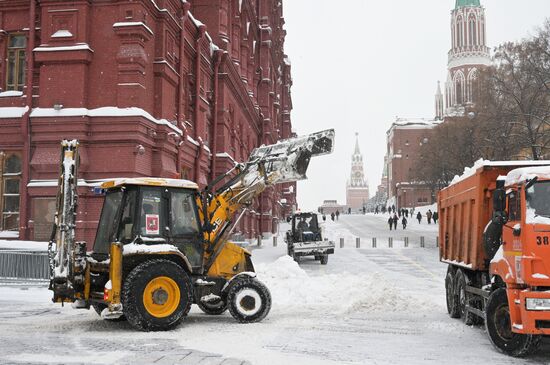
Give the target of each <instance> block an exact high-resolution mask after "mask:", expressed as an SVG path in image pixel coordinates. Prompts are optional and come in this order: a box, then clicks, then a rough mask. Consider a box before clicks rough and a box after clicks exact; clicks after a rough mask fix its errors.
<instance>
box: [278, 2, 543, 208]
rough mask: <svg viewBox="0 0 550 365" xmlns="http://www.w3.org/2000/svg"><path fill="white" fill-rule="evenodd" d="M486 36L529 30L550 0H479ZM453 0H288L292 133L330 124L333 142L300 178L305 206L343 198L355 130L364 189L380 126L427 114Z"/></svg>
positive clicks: (380, 147)
mask: <svg viewBox="0 0 550 365" xmlns="http://www.w3.org/2000/svg"><path fill="white" fill-rule="evenodd" d="M481 3H482V5H484V6H485V8H486V17H487V37H488V38H487V42H488V46H489V47H491V48H493V47H495V46H496V45H498V44H500V43H502V42H505V41H509V40H518V39H521V38H524V37H526V36H528V35H529V34H533V33H534V32H535V30H536V27H538V26H540V25H542V23H543V22H544V19H545V18H546V17H550V0H521V1H518V0H481ZM454 4H455V0H417V1H411V0H384V1H379V0H340V1H334V0H285V1H284V2H283V6H284V16H285V20H286V25H285V27H286V29H287V31H288V34H287V38H286V44H285V51H286V53H287V54H288V55H289V57H290V59H291V62H292V76H293V79H294V86H293V87H292V99H293V103H294V110H293V112H292V123H293V126H294V129H295V130H296V132H297V133H298V134H306V133H310V132H315V131H319V130H323V129H328V128H335V129H336V149H335V152H334V153H333V154H332V155H330V156H323V157H320V158H316V159H313V160H312V161H311V165H310V168H309V171H308V177H309V180H307V181H304V182H299V183H298V202H299V204H300V207H301V208H302V209H316V208H317V207H318V206H319V205H320V204H321V203H322V201H323V200H325V199H337V200H338V202H340V203H343V204H345V186H346V181H347V179H348V176H349V173H350V167H351V154H352V152H353V147H354V144H355V132H356V131H357V132H359V142H360V148H361V152H362V153H363V160H364V163H365V170H366V175H367V178H368V180H369V186H370V189H371V194H372V193H373V192H374V191H375V189H376V187H377V186H378V184H379V183H380V177H381V174H382V168H383V159H384V152H385V148H386V147H385V141H386V131H387V130H388V128H389V126H390V125H391V123H392V122H393V121H394V120H395V117H396V116H399V117H408V118H415V117H425V118H433V116H434V94H435V91H436V87H437V81H438V80H441V81H442V82H444V81H445V79H446V75H447V52H448V51H449V49H450V40H451V36H450V21H451V20H450V19H451V17H450V12H451V10H452V8H453V7H454Z"/></svg>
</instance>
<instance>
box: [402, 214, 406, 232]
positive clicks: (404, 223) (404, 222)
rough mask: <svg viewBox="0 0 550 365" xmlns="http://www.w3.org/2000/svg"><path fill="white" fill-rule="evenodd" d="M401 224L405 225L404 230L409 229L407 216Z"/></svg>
mask: <svg viewBox="0 0 550 365" xmlns="http://www.w3.org/2000/svg"><path fill="white" fill-rule="evenodd" d="M401 224H403V229H407V218H405V216H403V219H401Z"/></svg>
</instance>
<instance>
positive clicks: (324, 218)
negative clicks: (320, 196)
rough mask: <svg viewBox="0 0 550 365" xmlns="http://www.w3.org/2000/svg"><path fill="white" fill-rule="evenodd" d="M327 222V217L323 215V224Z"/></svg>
mask: <svg viewBox="0 0 550 365" xmlns="http://www.w3.org/2000/svg"><path fill="white" fill-rule="evenodd" d="M326 220H327V216H326V215H324V214H323V222H325V221H326Z"/></svg>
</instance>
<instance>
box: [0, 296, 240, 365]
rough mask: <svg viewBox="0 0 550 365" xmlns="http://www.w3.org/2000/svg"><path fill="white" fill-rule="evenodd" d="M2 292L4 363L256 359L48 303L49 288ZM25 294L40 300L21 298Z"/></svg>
mask: <svg viewBox="0 0 550 365" xmlns="http://www.w3.org/2000/svg"><path fill="white" fill-rule="evenodd" d="M0 294H1V297H0V364H10V365H11V364H14V365H15V364H71V365H73V364H121V365H126V364H128V365H130V364H131V365H141V364H144V365H145V364H174V365H175V364H178V365H180V364H181V365H191V364H193V365H194V364H201V365H243V364H250V362H247V361H244V360H240V359H234V358H227V357H223V356H221V355H219V354H215V353H207V352H202V351H197V350H194V349H190V348H185V347H182V346H181V345H179V344H178V341H177V339H175V338H174V333H171V332H155V333H153V332H149V333H144V332H136V331H134V330H132V329H131V328H130V326H129V325H128V324H127V323H125V322H118V323H114V322H107V321H102V320H101V319H99V318H98V317H97V315H96V314H95V312H94V311H93V310H90V311H86V310H74V309H72V308H71V307H70V306H65V307H63V308H62V307H61V306H59V305H54V304H51V303H48V299H47V298H46V297H47V296H48V294H49V292H47V291H46V290H44V288H36V287H34V288H33V287H17V286H12V285H11V286H9V287H8V286H5V285H4V286H0ZM21 295H27V296H30V297H34V298H35V300H36V301H35V302H30V303H29V302H23V301H19V300H18V298H19V297H20V296H21ZM10 297H12V298H14V300H13V301H11V300H9V298H10ZM43 297H44V298H43ZM42 299H44V300H42ZM190 335H192V333H191V334H190ZM170 337H171V338H170ZM205 341H206V339H205ZM215 346H216V344H212V348H213V349H214V348H215Z"/></svg>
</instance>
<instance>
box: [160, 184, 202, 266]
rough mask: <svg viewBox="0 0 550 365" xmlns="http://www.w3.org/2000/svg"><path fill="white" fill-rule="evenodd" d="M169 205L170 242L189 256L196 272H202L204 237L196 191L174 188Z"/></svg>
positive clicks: (171, 191)
mask: <svg viewBox="0 0 550 365" xmlns="http://www.w3.org/2000/svg"><path fill="white" fill-rule="evenodd" d="M168 206H169V213H168V217H169V235H168V236H169V243H170V244H172V245H174V246H176V247H177V248H178V249H179V250H180V251H181V252H182V253H183V254H184V255H185V256H186V257H187V259H188V260H189V262H190V263H191V266H192V267H193V271H194V272H200V271H201V269H202V264H203V253H204V244H203V243H204V242H203V241H204V239H203V234H202V232H201V229H200V227H201V225H200V223H199V222H200V221H199V212H198V209H197V204H196V196H195V193H194V192H193V191H191V190H185V189H172V190H170V195H169V202H168Z"/></svg>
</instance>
